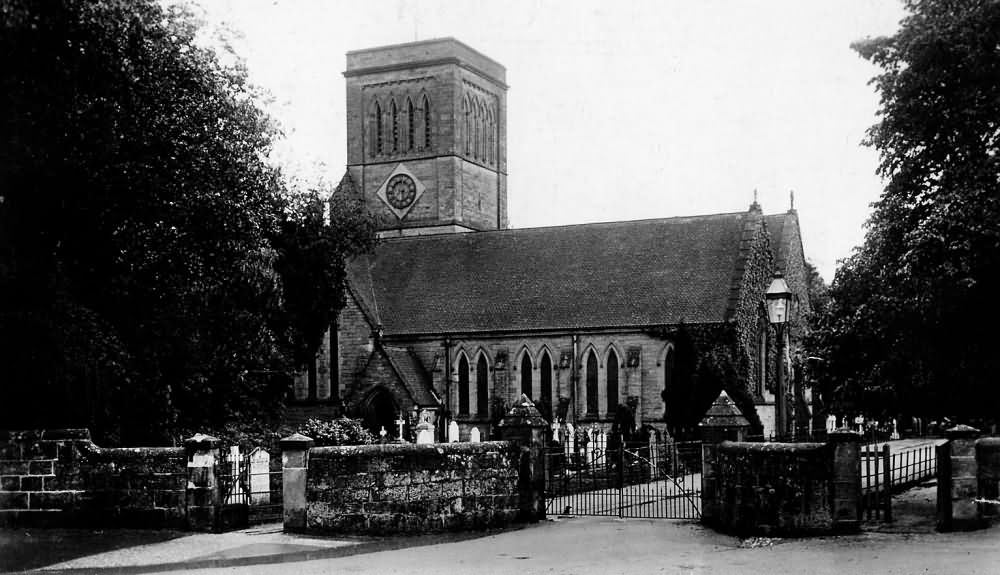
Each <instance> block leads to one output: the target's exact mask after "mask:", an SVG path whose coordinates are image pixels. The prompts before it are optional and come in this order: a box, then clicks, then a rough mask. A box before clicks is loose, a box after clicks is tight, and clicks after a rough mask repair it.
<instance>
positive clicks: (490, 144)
mask: <svg viewBox="0 0 1000 575" xmlns="http://www.w3.org/2000/svg"><path fill="white" fill-rule="evenodd" d="M487 117H488V122H487V124H486V133H487V136H486V161H487V162H489V163H491V164H493V163H496V136H497V135H496V119H495V116H494V112H493V108H489V109H488V110H487Z"/></svg>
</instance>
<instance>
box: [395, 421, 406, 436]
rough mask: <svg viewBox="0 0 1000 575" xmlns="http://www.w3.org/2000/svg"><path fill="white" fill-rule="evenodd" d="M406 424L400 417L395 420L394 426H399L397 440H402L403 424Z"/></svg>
mask: <svg viewBox="0 0 1000 575" xmlns="http://www.w3.org/2000/svg"><path fill="white" fill-rule="evenodd" d="M404 425H406V420H405V419H403V418H402V417H400V418H399V419H397V420H396V427H398V428H399V440H400V441H403V426H404Z"/></svg>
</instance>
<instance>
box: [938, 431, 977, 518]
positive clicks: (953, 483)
mask: <svg viewBox="0 0 1000 575" xmlns="http://www.w3.org/2000/svg"><path fill="white" fill-rule="evenodd" d="M944 436H945V438H946V439H947V440H948V442H947V443H946V444H944V445H943V446H942V447H941V448H939V449H938V455H939V457H940V459H939V460H938V530H939V531H955V530H964V529H978V528H980V527H982V526H983V521H982V517H981V515H980V513H979V507H978V504H977V503H976V497H977V491H978V487H979V477H978V466H977V465H976V439H978V438H979V430H978V429H976V428H975V427H969V426H968V425H957V426H955V427H952V428H951V429H948V430H946V431H945V432H944Z"/></svg>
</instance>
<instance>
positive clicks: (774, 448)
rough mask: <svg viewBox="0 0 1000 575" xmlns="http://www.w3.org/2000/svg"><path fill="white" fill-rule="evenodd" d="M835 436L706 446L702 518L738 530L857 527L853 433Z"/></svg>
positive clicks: (857, 489)
mask: <svg viewBox="0 0 1000 575" xmlns="http://www.w3.org/2000/svg"><path fill="white" fill-rule="evenodd" d="M841 435H845V436H846V441H844V439H845V438H841V437H837V438H835V439H834V440H832V441H831V442H829V443H745V442H731V441H726V442H723V443H721V444H719V445H712V446H710V445H706V446H705V452H704V460H703V466H704V467H703V474H702V519H703V521H704V522H705V523H706V524H708V525H711V526H712V527H715V528H718V529H720V530H723V531H731V532H736V533H739V534H742V535H775V534H785V535H789V534H790V535H801V534H820V533H830V532H834V531H838V530H853V529H856V528H857V524H858V523H857V514H858V505H857V504H858V501H859V499H858V498H859V497H860V483H859V480H858V477H859V476H858V471H859V465H860V463H859V452H858V450H857V449H856V447H857V444H858V439H859V438H858V437H857V434H852V433H848V434H841ZM851 448H853V449H851ZM845 478H846V479H847V481H845Z"/></svg>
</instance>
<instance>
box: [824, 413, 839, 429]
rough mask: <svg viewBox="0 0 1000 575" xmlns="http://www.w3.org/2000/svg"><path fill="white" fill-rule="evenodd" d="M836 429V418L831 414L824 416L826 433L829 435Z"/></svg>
mask: <svg viewBox="0 0 1000 575" xmlns="http://www.w3.org/2000/svg"><path fill="white" fill-rule="evenodd" d="M836 429H837V416H836V415H833V414H832V413H831V414H830V415H828V416H826V432H827V433H830V432H831V431H834V430H836Z"/></svg>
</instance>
